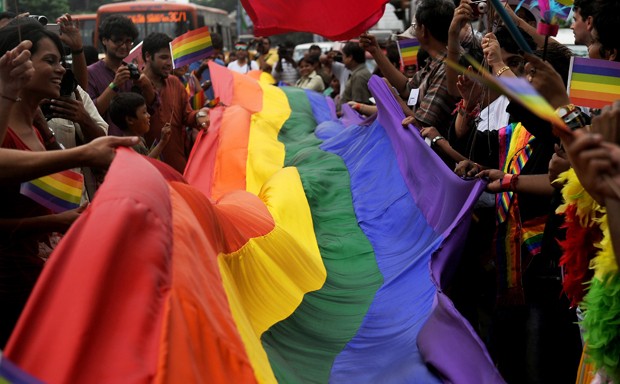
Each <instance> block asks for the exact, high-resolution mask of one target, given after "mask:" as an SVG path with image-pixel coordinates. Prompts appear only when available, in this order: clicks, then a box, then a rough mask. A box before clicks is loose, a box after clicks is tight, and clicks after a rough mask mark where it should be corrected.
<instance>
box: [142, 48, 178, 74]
mask: <svg viewBox="0 0 620 384" xmlns="http://www.w3.org/2000/svg"><path fill="white" fill-rule="evenodd" d="M146 63H147V65H148V66H149V67H150V68H151V71H153V73H154V74H155V75H156V76H160V77H161V78H163V79H165V78H167V77H168V76H169V75H170V74H171V73H172V55H171V54H170V48H167V47H166V48H162V49H160V50H159V51H157V52H155V54H153V55H152V56H151V55H146Z"/></svg>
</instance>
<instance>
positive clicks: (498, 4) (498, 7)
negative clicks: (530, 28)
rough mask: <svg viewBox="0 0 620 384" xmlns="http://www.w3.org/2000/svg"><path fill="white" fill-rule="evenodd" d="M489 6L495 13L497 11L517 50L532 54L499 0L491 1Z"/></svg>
mask: <svg viewBox="0 0 620 384" xmlns="http://www.w3.org/2000/svg"><path fill="white" fill-rule="evenodd" d="M491 4H493V7H494V8H495V11H497V14H498V15H499V17H500V18H501V19H502V21H503V22H504V25H506V28H508V32H510V34H511V35H512V38H513V39H514V40H515V42H516V43H517V45H518V46H519V48H520V49H521V50H522V51H523V52H526V53H532V50H531V49H530V46H529V45H528V44H527V42H526V41H525V39H524V38H523V35H521V32H519V28H517V26H516V25H515V23H514V21H512V19H511V18H510V15H509V14H508V12H507V11H506V10H505V9H504V6H503V5H502V3H501V2H500V0H491Z"/></svg>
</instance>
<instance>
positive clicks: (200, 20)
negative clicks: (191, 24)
mask: <svg viewBox="0 0 620 384" xmlns="http://www.w3.org/2000/svg"><path fill="white" fill-rule="evenodd" d="M205 25H206V24H205V17H204V16H203V15H198V25H197V26H196V28H201V27H204V26H205Z"/></svg>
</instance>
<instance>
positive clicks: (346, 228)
mask: <svg viewBox="0 0 620 384" xmlns="http://www.w3.org/2000/svg"><path fill="white" fill-rule="evenodd" d="M283 90H284V92H285V93H286V95H287V97H288V99H289V103H290V105H291V109H292V110H293V112H292V113H291V116H290V118H289V119H288V120H287V121H286V123H285V124H284V126H283V127H282V129H281V131H280V134H279V138H278V139H279V141H281V142H282V143H284V145H285V147H286V157H285V160H284V163H285V166H294V167H297V169H298V170H299V174H300V176H301V181H302V184H303V187H304V190H305V192H306V197H307V199H308V203H309V205H310V209H311V211H312V220H313V223H314V230H315V233H316V236H317V240H318V244H319V249H320V251H321V256H322V257H323V262H324V263H325V268H326V269H327V280H326V282H325V285H324V286H323V287H322V288H321V289H320V290H318V291H315V292H311V293H309V294H306V296H305V297H304V300H303V301H302V303H301V305H300V306H299V307H298V308H297V310H296V311H295V312H294V313H293V314H292V315H291V316H290V317H289V318H287V319H286V320H284V321H282V322H280V323H278V324H275V325H274V326H273V327H271V328H270V329H269V330H268V331H267V332H265V333H264V334H263V336H262V342H263V346H264V347H265V349H266V351H267V353H268V355H269V360H270V363H271V365H272V367H273V370H274V372H275V375H276V378H277V379H278V381H279V382H281V383H300V382H303V383H311V382H317V383H327V382H328V381H329V376H330V371H331V367H332V365H333V362H334V359H335V358H336V356H337V355H338V354H339V353H340V352H341V351H342V349H343V348H344V347H345V345H346V344H347V343H348V342H349V341H350V339H351V338H352V337H353V336H354V335H355V334H356V333H357V330H358V329H359V326H360V324H361V322H362V320H363V319H364V316H365V315H366V312H367V311H368V308H369V306H370V304H371V302H372V300H373V298H374V296H375V293H376V292H377V290H378V289H379V288H380V287H381V285H382V284H383V276H382V275H381V273H380V271H379V268H378V266H377V262H376V260H375V255H374V252H373V249H372V247H371V245H370V242H369V241H368V239H367V238H366V236H365V235H364V233H363V232H362V231H361V229H360V228H359V226H358V224H357V219H356V217H355V213H354V211H353V201H352V198H351V186H350V177H349V173H348V171H347V169H346V167H345V164H344V162H343V161H342V159H341V158H340V157H339V156H336V155H333V154H331V153H327V152H324V151H322V150H321V149H319V145H320V144H321V141H320V140H318V139H317V138H316V137H315V136H314V128H315V126H316V123H315V122H314V117H313V114H312V109H311V107H310V103H309V102H308V99H307V97H306V94H305V92H304V91H303V90H301V89H298V88H288V87H286V88H283ZM317 223H320V225H317Z"/></svg>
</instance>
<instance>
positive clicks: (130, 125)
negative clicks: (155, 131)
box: [110, 92, 171, 159]
mask: <svg viewBox="0 0 620 384" xmlns="http://www.w3.org/2000/svg"><path fill="white" fill-rule="evenodd" d="M150 116H151V115H149V113H148V111H147V110H146V101H145V100H144V97H142V95H140V94H139V93H135V92H124V93H120V94H118V95H117V96H116V97H115V98H114V99H113V100H112V102H111V103H110V118H111V119H112V121H113V122H114V124H116V125H117V126H118V127H119V128H120V129H121V130H122V131H123V132H124V133H125V134H126V135H128V136H134V135H135V136H138V137H140V143H139V144H137V145H135V146H133V147H132V148H133V149H134V150H135V151H136V152H138V153H139V154H141V155H145V156H149V157H152V158H155V159H156V158H158V157H159V156H160V155H161V152H162V151H163V149H164V148H165V147H166V144H168V141H169V140H170V133H171V128H170V123H166V125H164V127H163V128H162V130H161V137H160V139H159V142H158V143H157V144H156V145H155V146H154V147H152V148H151V149H149V148H147V147H146V141H145V140H144V134H145V133H147V132H148V131H149V130H150V129H151V126H150Z"/></svg>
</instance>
